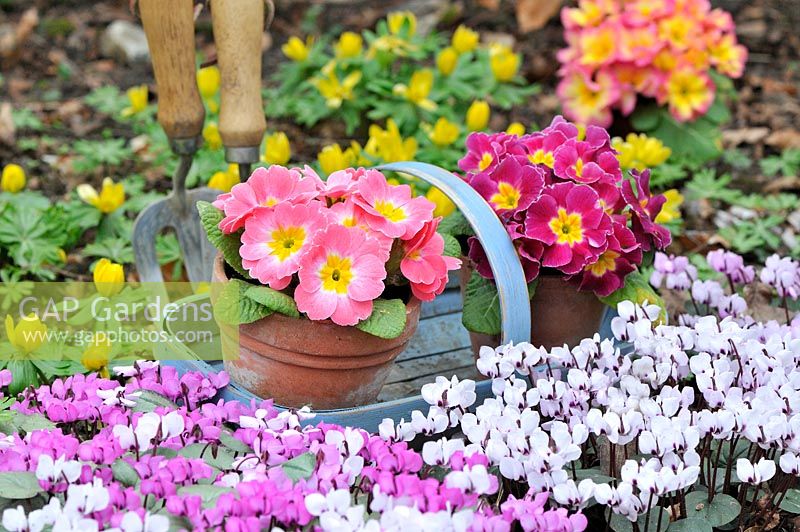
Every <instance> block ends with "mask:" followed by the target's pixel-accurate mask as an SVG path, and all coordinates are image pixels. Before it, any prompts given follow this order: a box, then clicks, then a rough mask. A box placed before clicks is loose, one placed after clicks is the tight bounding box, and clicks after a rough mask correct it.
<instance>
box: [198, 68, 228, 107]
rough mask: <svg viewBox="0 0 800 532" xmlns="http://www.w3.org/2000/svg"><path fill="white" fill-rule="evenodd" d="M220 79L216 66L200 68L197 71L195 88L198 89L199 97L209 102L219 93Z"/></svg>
mask: <svg viewBox="0 0 800 532" xmlns="http://www.w3.org/2000/svg"><path fill="white" fill-rule="evenodd" d="M221 80H222V77H221V75H220V72H219V68H217V66H216V65H215V66H209V67H205V68H201V69H200V70H198V71H197V87H198V88H199V89H200V95H201V96H202V97H203V98H205V99H206V100H209V99H211V98H213V97H214V96H216V95H217V92H219V84H220V81H221Z"/></svg>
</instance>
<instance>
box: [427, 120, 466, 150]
mask: <svg viewBox="0 0 800 532" xmlns="http://www.w3.org/2000/svg"><path fill="white" fill-rule="evenodd" d="M428 129H429V131H428V138H430V139H431V142H433V143H434V144H436V145H437V146H449V145H451V144H452V143H454V142H455V141H456V140H457V139H458V134H459V131H458V124H454V123H453V122H450V121H449V120H448V119H446V118H445V117H443V116H442V117H440V118H439V120H437V121H436V124H434V126H433V128H430V126H428Z"/></svg>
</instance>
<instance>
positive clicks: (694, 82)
mask: <svg viewBox="0 0 800 532" xmlns="http://www.w3.org/2000/svg"><path fill="white" fill-rule="evenodd" d="M712 87H713V85H711V81H710V80H709V79H708V78H707V77H706V76H703V75H701V74H699V73H697V72H695V71H693V70H692V69H682V70H676V71H673V72H672V73H671V75H670V77H669V80H668V81H667V103H668V104H669V110H670V112H671V113H672V115H673V116H674V117H676V118H677V119H678V120H682V121H686V120H691V119H693V118H695V117H696V116H697V115H699V114H702V113H704V112H705V111H706V110H707V109H708V107H709V106H710V105H711V102H712V101H713V100H714V91H713V89H712Z"/></svg>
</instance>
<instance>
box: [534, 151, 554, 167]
mask: <svg viewBox="0 0 800 532" xmlns="http://www.w3.org/2000/svg"><path fill="white" fill-rule="evenodd" d="M528 160H529V161H530V162H532V163H533V164H543V165H545V166H547V167H548V168H552V167H553V165H554V164H555V158H554V157H553V152H549V151H544V150H543V149H541V148H539V149H538V150H536V151H535V152H533V153H532V154H531V155H528Z"/></svg>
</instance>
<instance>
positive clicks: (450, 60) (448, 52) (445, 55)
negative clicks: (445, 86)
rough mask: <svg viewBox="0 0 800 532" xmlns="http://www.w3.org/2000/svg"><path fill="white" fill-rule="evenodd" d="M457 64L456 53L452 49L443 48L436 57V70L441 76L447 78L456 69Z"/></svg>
mask: <svg viewBox="0 0 800 532" xmlns="http://www.w3.org/2000/svg"><path fill="white" fill-rule="evenodd" d="M457 63H458V52H456V51H455V50H454V49H453V48H452V47H449V46H448V47H447V48H444V49H443V50H442V51H441V52H439V54H438V55H437V56H436V68H438V69H439V72H441V74H442V75H443V76H449V75H450V74H452V73H453V71H454V70H455V69H456V64H457Z"/></svg>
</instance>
